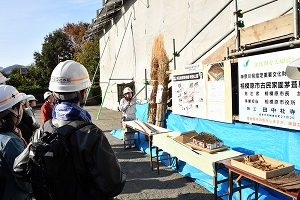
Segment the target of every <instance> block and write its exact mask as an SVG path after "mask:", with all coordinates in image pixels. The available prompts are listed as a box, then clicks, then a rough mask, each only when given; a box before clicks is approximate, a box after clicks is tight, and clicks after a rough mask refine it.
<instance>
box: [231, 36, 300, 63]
mask: <svg viewBox="0 0 300 200" xmlns="http://www.w3.org/2000/svg"><path fill="white" fill-rule="evenodd" d="M295 45H300V40H295V41H290V42H283V43H280V44H275V45H269V46H265V47H260V48H255V49H249V50H242V51H239V52H235V53H231V54H229V58H230V59H231V58H236V57H239V56H242V55H245V54H251V53H258V52H261V51H267V50H273V49H278V48H284V47H294V46H295Z"/></svg>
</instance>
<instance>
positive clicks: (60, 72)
mask: <svg viewBox="0 0 300 200" xmlns="http://www.w3.org/2000/svg"><path fill="white" fill-rule="evenodd" d="M90 86H91V81H90V78H89V74H88V72H87V70H86V68H85V67H84V66H83V65H81V64H80V63H78V62H75V61H73V60H66V61H64V62H61V63H59V64H58V65H57V66H56V67H55V68H54V70H53V71H52V74H51V80H50V83H49V90H51V91H53V92H76V91H81V90H83V89H86V88H88V87H90Z"/></svg>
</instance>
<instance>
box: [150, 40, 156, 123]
mask: <svg viewBox="0 0 300 200" xmlns="http://www.w3.org/2000/svg"><path fill="white" fill-rule="evenodd" d="M157 44H158V40H157V38H155V40H154V44H153V47H152V60H151V70H150V85H151V86H152V87H153V90H152V93H151V96H150V101H151V102H155V99H156V92H157V85H158V83H157V72H158V60H157V58H156V55H155V53H156V49H157ZM155 115H156V103H152V104H149V107H148V123H150V124H155Z"/></svg>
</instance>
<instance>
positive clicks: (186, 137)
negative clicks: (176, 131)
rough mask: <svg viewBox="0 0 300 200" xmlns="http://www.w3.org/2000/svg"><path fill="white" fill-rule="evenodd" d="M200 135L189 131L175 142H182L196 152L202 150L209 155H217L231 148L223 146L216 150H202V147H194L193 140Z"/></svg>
mask: <svg viewBox="0 0 300 200" xmlns="http://www.w3.org/2000/svg"><path fill="white" fill-rule="evenodd" d="M197 134H198V133H197V132H196V131H188V132H184V133H182V134H181V135H179V136H177V137H175V138H174V140H176V141H178V142H181V143H183V144H185V145H187V146H189V147H191V148H193V149H196V150H200V151H204V152H207V153H216V152H218V151H224V150H226V149H228V148H230V147H229V146H225V145H223V146H222V147H219V148H216V149H207V148H202V147H199V146H197V145H194V143H193V139H191V138H192V137H193V136H195V135H197Z"/></svg>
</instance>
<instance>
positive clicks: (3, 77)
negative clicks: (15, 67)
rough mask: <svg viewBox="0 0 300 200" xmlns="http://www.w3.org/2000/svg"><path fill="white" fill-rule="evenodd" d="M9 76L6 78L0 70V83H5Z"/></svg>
mask: <svg viewBox="0 0 300 200" xmlns="http://www.w3.org/2000/svg"><path fill="white" fill-rule="evenodd" d="M8 80H9V78H6V77H5V76H4V75H3V74H2V73H1V72H0V85H5V84H6V81H8Z"/></svg>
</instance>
